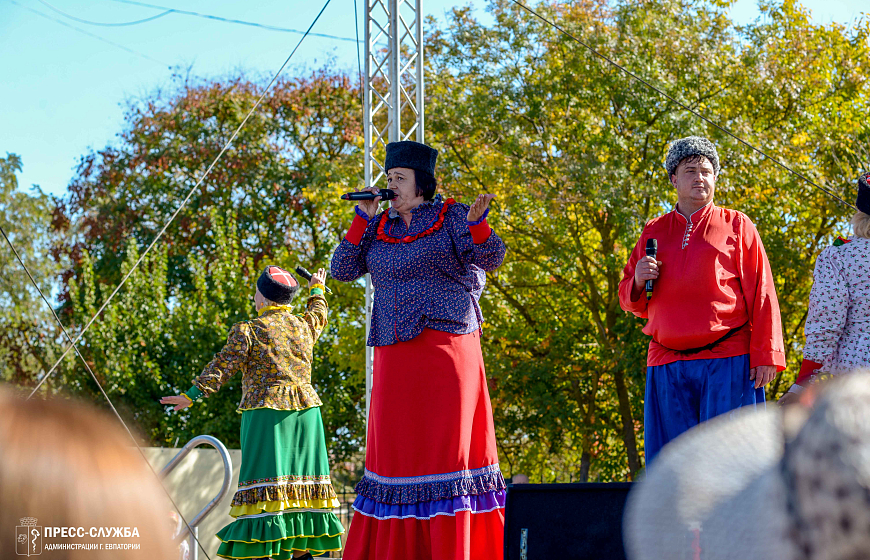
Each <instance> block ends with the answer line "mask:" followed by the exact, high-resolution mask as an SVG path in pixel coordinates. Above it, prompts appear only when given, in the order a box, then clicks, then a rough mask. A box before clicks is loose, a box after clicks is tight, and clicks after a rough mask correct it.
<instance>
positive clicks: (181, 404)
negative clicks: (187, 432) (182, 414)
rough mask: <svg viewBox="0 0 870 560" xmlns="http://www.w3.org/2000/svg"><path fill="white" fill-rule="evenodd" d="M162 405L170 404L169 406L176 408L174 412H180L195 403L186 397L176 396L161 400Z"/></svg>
mask: <svg viewBox="0 0 870 560" xmlns="http://www.w3.org/2000/svg"><path fill="white" fill-rule="evenodd" d="M160 404H168V405H169V406H172V405H175V408H173V409H172V410H174V411H175V412H178V411H179V410H181V409H182V408H187V407H188V406H190V405H192V404H193V401H191V400H190V399H189V398H187V396H185V395H175V396H172V397H162V398H161V399H160Z"/></svg>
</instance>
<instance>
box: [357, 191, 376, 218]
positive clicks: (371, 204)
mask: <svg viewBox="0 0 870 560" xmlns="http://www.w3.org/2000/svg"><path fill="white" fill-rule="evenodd" d="M365 190H366V191H368V192H374V193H376V192H379V189H378V188H376V187H369V188H367V189H365ZM363 192H365V191H363ZM380 203H381V197H379V196H377V197H375V199H374V200H360V201H359V202H357V206H359V209H360V210H362V211H363V212H364V213H365V215H366V216H368V217H369V219H370V220H371V219H372V218H374V217H375V215H376V214H377V213H378V205H379V204H380Z"/></svg>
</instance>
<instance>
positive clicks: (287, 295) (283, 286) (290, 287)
mask: <svg viewBox="0 0 870 560" xmlns="http://www.w3.org/2000/svg"><path fill="white" fill-rule="evenodd" d="M257 289H258V290H260V293H261V294H263V297H265V298H266V299H269V300H272V301H274V302H275V303H279V304H281V305H286V304H288V303H290V302H291V301H293V298H294V297H296V292H298V291H299V282H297V281H296V278H295V277H294V276H293V275H292V274H290V273H289V272H287V271H286V270H284V269H283V268H281V267H279V266H267V267H266V268H265V270H263V273H262V274H260V277H259V278H258V279H257Z"/></svg>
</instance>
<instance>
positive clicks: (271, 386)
mask: <svg viewBox="0 0 870 560" xmlns="http://www.w3.org/2000/svg"><path fill="white" fill-rule="evenodd" d="M326 322H327V305H326V299H325V298H324V297H323V292H322V290H320V289H319V288H312V290H311V295H310V297H309V298H308V310H307V312H306V313H305V314H303V315H301V316H299V315H295V314H293V313H292V312H291V309H290V307H289V306H283V305H282V306H271V307H265V308H263V309H262V310H261V311H260V316H259V317H258V318H256V319H252V320H250V321H244V322H242V323H237V324H235V325H233V327H232V330H231V331H230V334H229V337H228V338H227V344H226V345H225V346H224V348H223V349H222V350H221V351H220V352H219V353H218V354H217V355H216V356H215V357H214V359H213V360H212V361H211V363H209V364H208V366H206V368H205V370H204V371H203V372H202V374H201V375H200V376H199V377H197V378H196V379H194V381H193V384H194V386H193V387H192V388H191V389H190V390H189V391H188V392H187V393H186V394H187V396H188V397H190V398H191V399H192V400H196V399H197V398H199V396H201V395H205V396H208V395H210V394H212V393H214V392H216V391H217V390H218V389H219V388H220V387H221V386H222V385H223V384H224V383H226V381H227V380H228V379H229V378H230V377H232V376H233V375H235V374H236V373H239V372H241V373H242V402H241V403H240V404H239V411H240V412H241V413H242V429H241V439H242V466H241V471H240V473H239V490H238V492H236V494H235V496H234V497H233V502H232V508H231V509H230V515H231V516H233V517H235V518H236V519H235V521H233V522H232V523H230V524H229V525H227V526H226V527H224V528H223V529H221V530H220V531H219V532H218V534H217V537H218V538H219V539H220V540H221V545H220V548H219V549H218V556H221V557H223V558H281V559H283V558H287V559H289V558H292V556H293V551H306V550H308V551H311V553H312V554H320V553H323V552H327V551H330V550H340V549H341V535H342V533H344V528H343V527H342V525H341V522H340V521H339V520H338V518H337V517H336V516H335V513H334V512H333V510H334V509H335V508H337V507H338V506H339V502H338V499H337V497H336V495H335V489H334V488H333V487H332V481H331V480H330V477H329V460H328V458H327V454H326V436H325V434H324V431H323V421H322V419H321V416H320V405H321V404H322V403H321V401H320V397H318V396H317V393H316V392H315V391H314V388H313V387H312V386H311V360H312V354H313V348H314V343H315V342H316V341H317V338H318V337H319V336H320V333H321V332H322V331H323V328H324V327H325V326H326Z"/></svg>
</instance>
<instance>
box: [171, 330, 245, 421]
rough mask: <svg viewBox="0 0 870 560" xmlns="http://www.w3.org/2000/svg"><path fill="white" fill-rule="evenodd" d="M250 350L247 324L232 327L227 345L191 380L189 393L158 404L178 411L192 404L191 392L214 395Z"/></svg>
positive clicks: (243, 360)
mask: <svg viewBox="0 0 870 560" xmlns="http://www.w3.org/2000/svg"><path fill="white" fill-rule="evenodd" d="M250 348H251V341H250V338H249V336H248V325H247V323H237V324H235V325H233V328H232V329H231V330H230V334H229V336H227V343H226V344H225V345H224V347H223V348H222V349H221V351H220V352H218V353H217V354H215V357H214V358H213V359H212V361H211V362H209V364H208V365H207V366H205V369H203V371H202V373H201V374H199V376H198V377H196V379H194V380H193V387H191V389H190V391H188V392H187V393H185V394H183V395H176V396H170V397H163V398H161V399H160V404H167V405H176V406H175V408H174V409H173V410H176V411H178V410H181V409H182V408H186V407H188V406H190V404H191V403H192V402H193V399H192V398H191V397H190V396H189V394H190V393H191V392H193V393H194V394H196V393H199V394H203V395H205V396H208V395H210V394H212V393H216V392H217V391H218V389H220V388H221V386H222V385H223V384H224V383H226V382H227V380H229V378H230V377H232V376H233V375H235V373H236V372H237V371H238V370H239V368H240V367H241V366H242V365H243V364H244V362H245V360H246V359H247V356H248V351H249V350H250ZM197 396H198V395H197Z"/></svg>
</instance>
